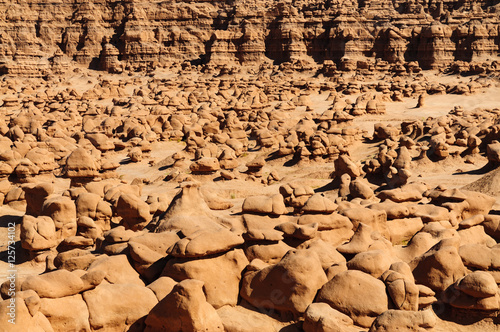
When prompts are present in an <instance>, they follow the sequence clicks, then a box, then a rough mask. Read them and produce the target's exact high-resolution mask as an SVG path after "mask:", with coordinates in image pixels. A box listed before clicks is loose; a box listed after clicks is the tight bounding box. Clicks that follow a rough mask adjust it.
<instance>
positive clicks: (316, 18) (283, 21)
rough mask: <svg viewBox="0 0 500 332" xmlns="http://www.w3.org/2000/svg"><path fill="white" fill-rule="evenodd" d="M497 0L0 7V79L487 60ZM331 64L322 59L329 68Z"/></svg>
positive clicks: (95, 1) (494, 46) (69, 1)
mask: <svg viewBox="0 0 500 332" xmlns="http://www.w3.org/2000/svg"><path fill="white" fill-rule="evenodd" d="M497 2H498V1H496V0H495V1H491V0H483V1H467V0H458V1H446V2H444V1H429V2H427V1H421V0H417V1H412V2H408V1H387V0H360V1H359V2H355V1H339V0H326V1H319V0H311V1H265V0H256V1H248V0H234V1H230V0H228V1H186V2H182V1H135V0H126V1H115V0H92V1H83V0H66V1H60V0H59V1H58V0H51V1H47V0H23V1H3V2H0V22H1V24H0V73H2V74H5V73H10V74H18V75H43V74H44V73H48V72H50V71H51V70H56V71H57V70H63V69H64V68H65V66H66V64H67V63H69V62H71V61H74V62H76V63H78V64H81V65H84V66H89V67H93V68H99V69H104V70H108V71H121V70H123V69H124V68H127V69H140V68H144V67H155V66H169V65H171V64H172V63H182V62H184V61H190V62H193V63H212V64H214V65H218V64H229V65H231V64H243V65H261V64H263V63H266V62H270V63H273V62H274V63H275V64H277V63H282V62H295V61H300V62H302V63H304V64H308V63H309V64H323V63H324V62H325V60H331V61H333V62H334V63H335V64H336V65H337V67H340V68H343V69H344V70H350V69H356V68H359V63H364V62H367V61H368V62H370V61H372V62H373V61H375V59H377V58H378V59H381V60H383V61H386V62H387V63H388V64H399V65H405V64H406V63H408V62H411V61H417V62H418V64H419V65H420V66H421V67H422V68H424V69H427V68H446V67H449V66H450V65H451V64H452V63H453V62H456V61H467V62H470V61H482V62H489V63H491V62H492V61H493V60H495V59H496V57H497V55H498V51H499V44H500V39H499V27H500V24H499V22H500V9H499V5H498V4H497ZM327 63H330V61H327Z"/></svg>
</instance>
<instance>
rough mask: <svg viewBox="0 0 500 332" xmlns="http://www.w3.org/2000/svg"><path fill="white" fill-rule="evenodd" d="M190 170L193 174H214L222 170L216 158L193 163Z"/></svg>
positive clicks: (206, 158)
mask: <svg viewBox="0 0 500 332" xmlns="http://www.w3.org/2000/svg"><path fill="white" fill-rule="evenodd" d="M189 169H190V170H191V172H193V173H212V172H215V171H217V170H219V169H220V165H219V161H218V160H217V158H214V157H203V158H201V159H198V160H196V161H195V162H193V163H192V164H191V165H190V166H189Z"/></svg>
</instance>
